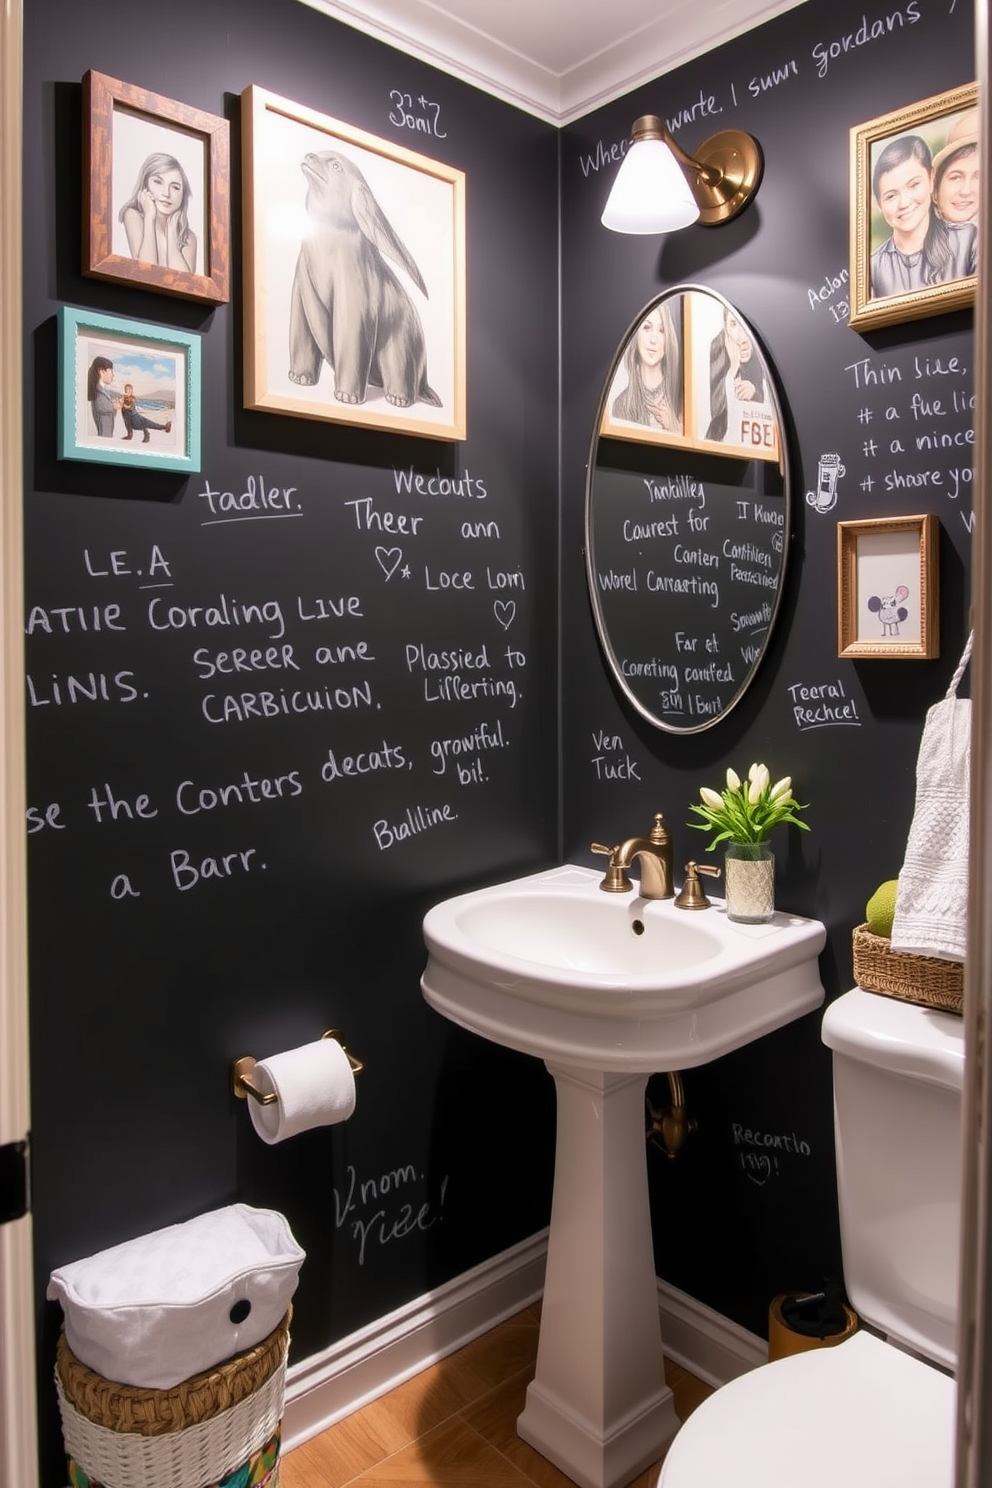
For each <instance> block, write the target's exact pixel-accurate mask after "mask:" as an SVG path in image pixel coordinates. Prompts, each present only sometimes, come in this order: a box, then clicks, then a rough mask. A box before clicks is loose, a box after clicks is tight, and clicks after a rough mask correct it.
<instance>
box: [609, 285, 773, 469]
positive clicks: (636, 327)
mask: <svg viewBox="0 0 992 1488" xmlns="http://www.w3.org/2000/svg"><path fill="white" fill-rule="evenodd" d="M599 432H600V434H602V435H605V436H607V437H608V438H611V439H630V440H636V441H637V442H639V443H643V444H660V445H669V446H676V447H680V448H683V449H686V448H687V449H692V450H700V451H705V452H708V453H712V454H720V455H729V456H731V457H733V458H735V459H746V460H772V461H775V462H776V463H780V460H781V450H780V435H779V419H778V412H777V406H776V401H775V392H774V389H773V387H772V382H771V377H770V374H769V370H768V366H767V363H766V361H765V358H764V356H763V354H762V351H761V348H760V346H759V345H758V342H757V339H756V337H755V335H754V332H753V331H752V330H751V328H750V326H749V325H748V324H747V322H746V321H745V320H744V318H743V316H741V315H740V314H739V313H738V312H737V311H736V310H735V309H734V307H733V306H732V305H731V304H730V303H729V302H728V301H727V300H725V299H724V298H723V297H722V295H719V294H717V293H715V291H713V290H709V289H703V288H701V287H698V286H693V285H687V286H681V287H679V288H676V289H674V290H670V291H668V292H667V293H666V294H664V295H661V296H659V298H658V299H656V300H654V301H653V302H652V303H651V304H649V305H648V306H646V307H645V309H644V311H643V312H642V314H641V315H640V316H639V317H638V319H637V320H636V321H635V322H634V324H633V325H632V326H631V327H630V329H629V331H628V332H627V335H626V336H625V338H624V340H623V342H622V343H621V346H620V350H619V352H618V354H617V357H616V360H615V361H614V364H613V369H612V372H611V374H610V380H609V383H608V385H607V389H606V394H605V396H604V400H603V407H602V412H601V415H600V427H599Z"/></svg>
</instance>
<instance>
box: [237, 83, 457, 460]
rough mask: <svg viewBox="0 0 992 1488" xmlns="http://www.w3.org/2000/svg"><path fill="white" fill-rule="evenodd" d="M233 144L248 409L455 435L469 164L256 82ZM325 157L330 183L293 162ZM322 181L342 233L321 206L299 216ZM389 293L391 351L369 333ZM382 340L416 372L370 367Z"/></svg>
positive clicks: (381, 351)
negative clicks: (240, 173) (239, 161)
mask: <svg viewBox="0 0 992 1488" xmlns="http://www.w3.org/2000/svg"><path fill="white" fill-rule="evenodd" d="M242 147H243V154H244V234H245V276H244V277H245V306H244V338H245V342H244V365H245V393H244V397H245V406H246V407H247V408H257V409H263V410H267V411H269V412H272V413H283V414H292V415H295V416H297V417H301V418H311V419H324V420H329V421H331V422H334V423H344V424H352V425H357V426H360V427H363V428H368V429H377V430H387V431H395V432H398V433H405V434H420V435H426V436H428V437H431V438H434V439H448V440H454V439H464V438H465V437H466V433H467V418H466V388H465V382H466V349H465V340H466V331H465V327H466V302H465V174H464V172H463V171H460V170H457V169H455V168H454V167H452V166H449V165H444V164H442V163H440V162H439V161H436V160H431V159H429V158H428V157H427V156H425V155H418V154H415V153H414V152H413V151H412V150H408V149H406V148H404V147H403V146H401V145H397V144H395V143H393V142H392V141H389V140H384V139H379V138H378V137H377V136H375V135H372V134H367V133H366V132H365V131H364V130H361V129H356V128H354V127H353V126H352V125H350V124H345V123H342V122H341V120H339V119H332V118H330V117H328V116H327V115H326V114H321V113H318V112H317V111H316V110H314V109H310V108H306V107H304V106H303V105H302V104H298V103H293V102H291V101H290V100H288V99H285V98H280V97H278V96H277V95H276V94H274V93H270V92H268V91H267V90H265V89H263V88H260V87H258V86H256V85H252V86H251V87H249V88H247V89H246V90H245V92H244V93H243V94H242ZM321 157H323V158H324V159H326V160H329V161H330V160H333V162H334V164H333V166H329V167H328V173H327V174H326V175H325V177H324V180H323V182H320V181H316V179H315V177H314V175H313V173H311V174H310V175H309V176H308V175H307V174H305V173H304V170H303V168H302V167H303V163H304V161H307V160H310V159H315V160H316V161H317V162H319V161H320V158H321ZM330 170H333V171H335V172H336V173H337V174H336V176H333V177H332V176H331V175H330V174H329V172H330ZM331 190H334V191H335V196H334V202H333V210H334V212H341V211H343V212H345V213H346V214H347V216H348V218H349V222H348V226H349V227H350V228H351V229H353V231H351V232H349V233H348V235H347V238H346V237H345V235H344V234H342V233H338V232H337V231H336V228H335V226H334V225H333V224H329V223H328V218H329V217H330V216H331V211H330V209H328V211H325V212H324V213H323V214H322V216H318V215H317V214H314V215H313V216H310V217H308V216H307V212H306V205H305V204H306V202H307V200H308V198H309V197H310V196H311V194H314V195H316V194H319V193H321V192H323V191H327V192H330V191H331ZM330 200H331V198H330V197H329V196H328V197H327V201H328V202H330ZM315 223H316V224H320V225H318V226H317V228H316V231H315V232H314V231H312V230H311V229H312V228H313V225H314V224H315ZM356 243H357V244H358V246H359V247H360V248H361V249H362V254H363V258H364V263H365V268H364V269H362V270H359V268H358V267H357V263H353V260H352V253H351V245H354V244H356ZM387 259H388V260H389V262H388V263H387ZM346 265H347V267H345V266H346ZM394 265H396V266H397V269H395V270H394V267H393V266H394ZM342 276H343V277H342ZM418 280H419V282H418ZM342 286H343V290H344V292H343V293H342V292H341V288H342ZM383 295H385V296H387V297H388V301H383V300H382V299H381V296H383ZM373 297H376V298H375V302H373ZM332 301H333V305H334V311H333V319H332V310H331V302H332ZM387 302H388V303H389V305H390V307H391V315H392V318H393V323H394V325H397V326H398V329H397V330H396V332H395V335H394V339H393V341H392V342H391V343H390V345H389V347H388V348H387V347H384V346H383V345H382V344H380V342H379V341H378V340H377V339H376V338H377V336H378V335H379V330H378V327H379V324H380V321H379V317H378V305H379V304H380V303H387ZM350 306H354V307H356V309H357V311H358V312H359V313H354V312H353V311H352V310H351V309H348V308H345V310H344V316H345V325H344V329H343V330H342V328H341V322H340V319H339V318H338V317H339V315H340V312H341V310H342V307H350ZM369 327H375V330H373V331H371V332H370V330H369ZM418 327H419V331H418ZM401 343H402V344H401ZM390 351H392V352H396V353H402V355H403V357H404V358H406V357H408V358H409V365H411V366H416V367H417V368H418V370H417V371H416V372H415V373H414V374H413V375H412V377H406V376H399V375H397V374H395V373H394V374H393V376H392V377H390V375H389V374H388V372H384V371H378V372H377V368H378V367H379V364H380V360H381V359H382V358H383V354H384V353H386V354H387V355H388V353H389V352H390ZM328 353H330V355H329V354H328ZM333 360H336V361H337V362H338V366H332V361H333ZM397 360H399V356H398V355H397ZM414 380H416V388H414V387H413V386H412V383H413V381H414ZM390 383H392V384H393V385H392V387H391V386H390ZM407 393H409V394H410V396H409V398H408V399H407V401H404V399H406V395H407ZM427 394H430V397H428V396H427ZM434 399H437V401H436V402H434V401H433V400H434Z"/></svg>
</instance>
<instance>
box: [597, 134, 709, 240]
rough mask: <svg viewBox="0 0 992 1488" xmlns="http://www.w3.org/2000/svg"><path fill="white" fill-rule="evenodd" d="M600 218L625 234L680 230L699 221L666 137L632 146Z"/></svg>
mask: <svg viewBox="0 0 992 1488" xmlns="http://www.w3.org/2000/svg"><path fill="white" fill-rule="evenodd" d="M601 220H602V223H603V226H604V227H608V228H610V229H611V230H612V231H613V232H622V233H667V232H677V231H678V229H679V228H682V227H689V226H690V225H691V224H692V223H693V222H696V221H698V220H699V207H698V205H697V203H696V199H695V197H694V196H693V194H692V191H691V190H690V187H689V182H688V181H687V180H686V178H685V176H684V175H683V173H682V171H681V169H680V167H679V165H678V163H677V162H676V160H675V157H674V155H673V154H672V152H671V150H670V149H669V148H668V146H667V145H666V144H665V143H664V141H663V140H660V139H641V140H637V141H636V142H635V143H634V144H632V145H631V146H630V148H629V149H628V151H627V153H626V155H625V156H624V158H623V160H622V161H621V164H620V169H619V170H618V171H617V176H616V180H615V181H614V182H613V189H612V191H611V192H610V195H609V198H608V200H607V203H606V207H605V209H604V211H603V216H602V219H601Z"/></svg>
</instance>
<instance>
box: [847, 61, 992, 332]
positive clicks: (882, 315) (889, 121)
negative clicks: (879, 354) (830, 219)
mask: <svg viewBox="0 0 992 1488" xmlns="http://www.w3.org/2000/svg"><path fill="white" fill-rule="evenodd" d="M977 111H978V84H977V83H968V84H966V85H965V86H964V87H960V88H953V89H951V91H950V92H948V93H939V94H936V95H935V96H934V97H932V98H925V99H923V100H922V101H921V102H920V103H914V104H912V105H910V107H909V108H903V109H896V110H895V111H893V112H892V113H888V114H882V115H880V117H879V118H877V119H870V120H869V121H868V123H867V124H858V125H856V126H855V127H854V128H853V129H852V130H851V134H850V176H851V188H850V189H851V211H850V234H851V313H850V319H849V322H848V323H849V324H850V325H851V326H853V327H855V328H856V329H858V330H871V329H874V328H876V327H878V326H887V325H896V324H897V323H899V322H901V321H907V320H920V319H922V318H923V317H925V316H929V315H942V314H944V313H945V312H946V311H950V310H960V309H963V308H965V307H967V306H969V305H973V304H974V302H975V286H976V284H977V273H971V274H966V275H965V276H964V277H962V278H955V279H948V280H946V281H940V282H937V283H932V284H925V285H921V287H920V288H918V289H907V290H905V291H902V292H899V293H893V294H876V293H873V290H872V254H873V252H875V251H877V250H879V249H880V248H881V247H882V246H883V245H884V244H885V243H886V242H887V241H888V239H889V237H890V230H889V228H888V226H887V225H886V224H885V222H884V220H883V219H882V217H881V213H880V211H879V207H878V203H877V201H876V200H875V197H874V194H873V189H872V176H873V172H874V170H875V168H876V165H877V164H878V159H879V156H880V154H881V151H882V150H883V149H885V148H886V147H887V146H888V145H889V144H894V143H895V141H896V140H898V139H899V138H900V137H908V136H913V135H915V136H918V137H919V138H920V139H921V140H922V141H923V144H924V145H925V147H926V150H927V151H929V154H930V158H931V161H932V163H933V165H938V164H939V160H938V156H939V155H941V154H943V155H945V156H946V151H947V149H948V148H949V147H952V146H953V144H954V137H953V136H951V132H952V131H953V130H954V128H955V125H957V126H958V130H959V131H960V130H963V129H965V128H966V127H967V129H968V130H969V131H970V128H971V125H972V123H973V124H974V134H973V135H972V134H971V133H970V132H969V133H967V134H962V135H961V136H960V138H959V139H958V143H959V144H961V145H963V144H965V143H969V144H970V143H971V141H972V139H974V143H975V146H976V150H977V148H978V133H977V131H978V112H977ZM949 136H951V138H949ZM977 158H980V156H978V157H977ZM921 165H922V162H921ZM922 168H923V169H924V170H925V169H926V167H925V166H924V167H922ZM931 175H932V170H931ZM929 201H930V212H931V217H932V220H933V221H935V222H940V221H941V219H940V216H939V213H938V212H937V209H936V206H935V203H934V199H933V181H932V179H931V186H930V193H929ZM976 211H977V203H976ZM973 226H974V235H973V239H972V241H973V244H974V254H975V256H976V259H977V254H978V248H979V239H978V224H977V221H976V222H975V223H974V224H973ZM971 227H972V224H970V223H961V224H958V223H953V224H950V225H949V230H950V231H951V232H952V233H954V234H955V235H960V234H962V233H964V234H968V235H969V237H970V236H971ZM966 247H967V244H966V243H961V244H960V252H959V254H958V256H959V257H960V256H963V254H964V250H965V248H966ZM938 272H939V271H938Z"/></svg>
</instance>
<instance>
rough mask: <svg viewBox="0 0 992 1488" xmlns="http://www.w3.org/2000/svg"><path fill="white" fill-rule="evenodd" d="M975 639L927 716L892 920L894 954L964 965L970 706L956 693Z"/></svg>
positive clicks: (966, 935) (965, 651) (970, 638)
mask: <svg viewBox="0 0 992 1488" xmlns="http://www.w3.org/2000/svg"><path fill="white" fill-rule="evenodd" d="M972 640H973V635H970V636H969V637H968V644H967V645H966V646H965V649H964V655H963V656H962V658H961V661H960V663H959V664H958V669H957V671H956V672H955V673H954V676H953V677H952V679H951V685H950V687H949V688H948V689H947V696H946V697H945V698H944V699H943V700H942V701H941V702H939V703H935V704H934V706H933V707H932V708H931V709H930V710H929V712H928V713H927V721H926V725H925V727H924V729H923V738H922V740H921V742H920V753H919V758H918V760H917V764H916V808H915V811H914V813H913V822H912V825H911V827H910V829H909V840H908V842H907V844H906V860H905V862H904V863H903V865H902V871H901V872H900V874H899V887H898V890H897V891H896V912H895V917H894V919H893V922H892V938H891V945H892V949H893V950H894V951H902V952H905V953H907V954H909V955H914V956H937V957H939V958H940V959H941V960H944V961H963V960H964V958H965V950H966V948H967V942H968V924H967V913H968V812H969V772H970V768H971V703H970V702H969V700H968V699H967V698H959V697H957V696H956V693H957V687H958V683H959V682H960V680H961V677H962V675H963V674H964V669H965V667H966V666H967V664H968V658H969V657H970V655H971V645H972Z"/></svg>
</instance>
